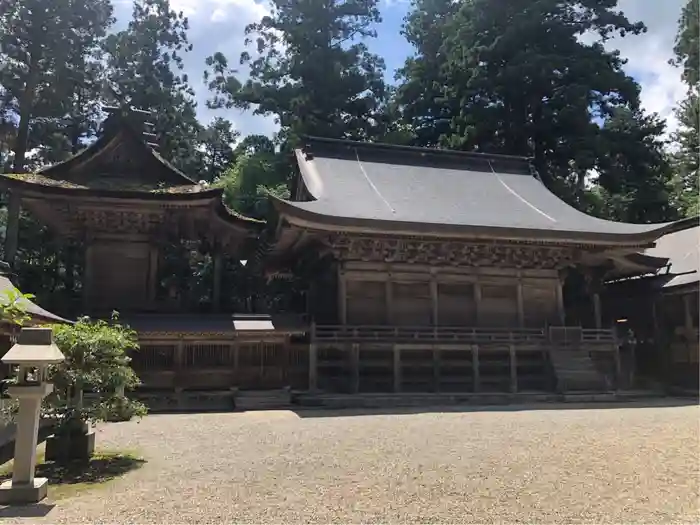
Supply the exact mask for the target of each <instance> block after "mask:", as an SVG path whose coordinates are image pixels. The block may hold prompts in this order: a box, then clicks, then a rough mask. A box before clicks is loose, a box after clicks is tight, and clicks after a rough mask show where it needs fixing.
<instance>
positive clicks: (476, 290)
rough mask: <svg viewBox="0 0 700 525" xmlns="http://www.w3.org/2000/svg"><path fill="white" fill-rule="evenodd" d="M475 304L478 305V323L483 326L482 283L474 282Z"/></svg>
mask: <svg viewBox="0 0 700 525" xmlns="http://www.w3.org/2000/svg"><path fill="white" fill-rule="evenodd" d="M474 305H475V306H476V324H477V326H481V283H480V282H479V281H476V282H475V283H474Z"/></svg>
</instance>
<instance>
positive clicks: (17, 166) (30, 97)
mask: <svg viewBox="0 0 700 525" xmlns="http://www.w3.org/2000/svg"><path fill="white" fill-rule="evenodd" d="M31 61H32V62H31V65H30V66H29V74H28V75H27V83H26V84H25V86H24V92H23V93H22V96H21V98H20V103H19V126H18V128H17V138H16V139H15V149H14V153H15V158H14V160H13V162H12V171H14V172H15V173H23V172H24V164H25V161H26V156H27V142H28V140H29V121H30V120H31V118H32V107H33V106H34V90H35V89H36V84H37V81H38V77H39V71H38V70H37V67H36V63H37V61H36V60H35V57H34V56H32V58H31Z"/></svg>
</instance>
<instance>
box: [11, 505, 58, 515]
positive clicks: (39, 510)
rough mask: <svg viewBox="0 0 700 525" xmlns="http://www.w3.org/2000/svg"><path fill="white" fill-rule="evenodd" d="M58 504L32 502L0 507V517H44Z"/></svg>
mask: <svg viewBox="0 0 700 525" xmlns="http://www.w3.org/2000/svg"><path fill="white" fill-rule="evenodd" d="M55 506H56V505H54V504H53V503H32V504H31V505H13V506H10V507H4V508H0V518H43V517H44V516H46V515H47V514H48V513H49V512H51V510H53V508H54V507H55Z"/></svg>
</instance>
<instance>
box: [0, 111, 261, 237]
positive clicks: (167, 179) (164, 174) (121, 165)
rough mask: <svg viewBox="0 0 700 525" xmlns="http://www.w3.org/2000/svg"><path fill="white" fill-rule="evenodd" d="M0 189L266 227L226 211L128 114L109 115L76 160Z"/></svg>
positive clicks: (5, 178) (12, 178)
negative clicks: (192, 211)
mask: <svg viewBox="0 0 700 525" xmlns="http://www.w3.org/2000/svg"><path fill="white" fill-rule="evenodd" d="M0 186H3V187H6V188H9V189H11V190H17V191H19V192H20V193H22V194H23V196H25V197H30V198H36V199H37V200H46V199H52V198H54V197H56V198H57V197H61V198H67V199H79V200H81V201H82V200H84V199H93V198H97V199H105V205H109V204H108V201H109V202H112V201H113V199H118V200H129V201H130V203H138V202H141V203H144V202H146V203H152V204H157V203H159V202H164V201H167V202H168V205H171V204H182V205H184V206H187V207H192V206H204V207H210V208H211V209H212V210H213V212H214V216H215V218H216V219H217V220H219V219H220V220H222V221H224V222H226V223H230V224H236V225H238V226H241V227H243V228H253V229H255V228H257V227H259V226H261V225H262V224H264V221H260V220H257V219H252V218H248V217H244V216H243V215H240V214H238V213H236V212H234V211H233V210H230V209H229V208H227V207H226V206H225V205H224V204H223V202H222V194H223V189H221V188H214V187H210V186H209V185H208V184H205V183H201V184H200V183H198V182H195V181H193V180H192V179H190V178H189V177H187V176H186V175H184V174H183V173H182V172H181V171H179V170H178V169H177V168H175V167H174V166H173V165H172V164H170V163H169V162H168V161H166V160H165V159H164V158H163V157H161V156H160V155H159V154H158V153H157V152H156V151H154V150H153V149H152V147H151V146H150V145H149V144H147V143H146V141H145V138H144V136H143V133H142V130H140V129H139V125H138V116H135V115H133V114H131V113H130V112H129V111H128V110H121V111H118V112H115V113H112V114H111V115H110V116H109V118H108V119H107V120H106V122H105V125H104V130H103V132H102V135H101V136H100V137H99V138H98V139H97V141H95V142H94V143H93V144H91V145H90V146H89V147H88V148H86V149H85V150H83V151H82V152H80V153H78V154H77V155H75V156H73V157H71V158H69V159H68V160H66V161H64V162H61V163H58V164H55V165H53V166H50V167H48V168H46V169H43V170H41V171H39V172H38V173H19V174H16V173H4V174H0ZM29 205H30V206H31V204H29ZM34 207H36V206H34Z"/></svg>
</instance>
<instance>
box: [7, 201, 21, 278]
mask: <svg viewBox="0 0 700 525" xmlns="http://www.w3.org/2000/svg"><path fill="white" fill-rule="evenodd" d="M9 197H10V200H9V202H8V203H7V225H6V226H5V262H7V263H8V264H9V265H10V267H14V264H15V257H16V255H17V243H18V239H19V212H20V208H21V201H22V199H21V197H20V195H19V193H17V192H15V191H10V192H9Z"/></svg>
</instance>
